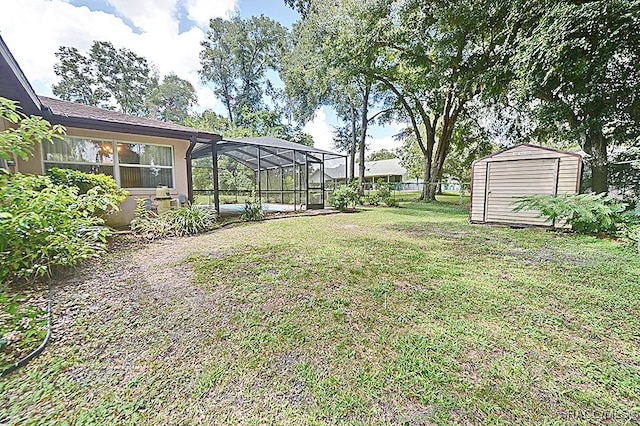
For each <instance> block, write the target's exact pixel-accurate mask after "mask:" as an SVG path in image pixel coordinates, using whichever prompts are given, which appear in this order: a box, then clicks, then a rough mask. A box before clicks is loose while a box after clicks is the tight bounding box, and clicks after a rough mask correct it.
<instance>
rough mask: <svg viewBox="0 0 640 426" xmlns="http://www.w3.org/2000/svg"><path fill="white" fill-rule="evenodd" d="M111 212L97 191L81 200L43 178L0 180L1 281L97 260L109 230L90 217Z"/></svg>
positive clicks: (19, 176) (75, 193)
mask: <svg viewBox="0 0 640 426" xmlns="http://www.w3.org/2000/svg"><path fill="white" fill-rule="evenodd" d="M111 208H114V209H117V206H116V205H113V203H111V202H110V201H109V200H106V199H104V197H101V196H100V195H99V194H97V190H96V189H95V188H93V189H90V190H89V191H88V192H87V194H82V195H79V194H78V189H77V188H76V187H68V186H61V185H56V184H54V183H52V182H51V180H50V179H49V178H48V177H46V176H25V175H22V174H19V173H17V174H14V175H7V176H2V177H0V235H1V236H2V237H1V238H0V263H1V264H2V265H3V267H2V268H0V282H6V281H10V280H12V279H14V278H36V277H39V276H42V275H44V274H47V273H50V272H51V268H52V267H53V266H73V265H75V264H77V263H78V262H79V261H81V260H84V259H87V258H91V257H97V256H98V255H99V254H100V253H102V252H103V251H104V250H105V248H106V247H105V242H106V238H107V236H108V235H109V234H110V231H109V230H108V228H106V227H104V226H103V225H104V221H103V220H102V219H101V218H99V217H96V216H95V215H94V212H95V211H96V210H108V209H111Z"/></svg>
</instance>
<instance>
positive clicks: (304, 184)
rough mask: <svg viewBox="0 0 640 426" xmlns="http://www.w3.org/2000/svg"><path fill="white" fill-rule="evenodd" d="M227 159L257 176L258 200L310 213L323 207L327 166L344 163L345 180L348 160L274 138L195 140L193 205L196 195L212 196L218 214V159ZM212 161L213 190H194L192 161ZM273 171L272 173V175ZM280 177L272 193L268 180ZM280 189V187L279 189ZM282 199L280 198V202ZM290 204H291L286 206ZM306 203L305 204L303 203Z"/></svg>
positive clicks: (189, 163) (189, 164) (192, 152)
mask: <svg viewBox="0 0 640 426" xmlns="http://www.w3.org/2000/svg"><path fill="white" fill-rule="evenodd" d="M222 155H225V156H228V157H229V158H231V159H232V160H234V161H237V162H238V163H240V164H243V165H244V166H246V167H247V168H249V169H250V170H252V171H253V172H254V179H255V180H254V182H255V183H256V186H257V194H256V195H257V198H258V200H259V201H260V202H262V201H263V200H264V199H266V200H269V199H273V198H274V196H275V198H277V199H279V200H280V203H281V204H293V206H294V209H295V208H296V206H297V205H300V204H303V205H306V208H307V209H319V208H323V207H324V202H325V193H326V191H327V189H328V188H325V181H326V180H327V179H326V176H325V171H324V168H325V166H324V165H325V162H326V161H332V162H334V161H336V160H339V161H343V162H344V168H345V176H346V175H347V173H346V168H347V161H346V156H345V155H342V154H337V153H334V152H331V151H326V150H322V149H318V148H314V147H309V146H306V145H301V144H298V143H295V142H289V141H286V140H283V139H279V138H274V137H259V138H239V139H231V138H223V139H222V140H219V141H215V140H210V141H202V140H194V141H192V143H191V144H190V146H189V149H188V150H187V168H188V171H187V172H188V175H189V200H190V201H191V202H193V201H194V193H199V192H200V193H204V192H207V193H211V192H212V193H213V198H214V205H215V209H216V211H218V212H220V192H221V191H220V184H219V172H220V171H219V169H218V157H219V156H222ZM201 158H211V166H212V180H213V189H212V190H198V189H194V188H193V160H197V159H201ZM285 170H287V173H289V172H288V171H289V170H290V171H291V175H292V177H293V187H292V189H285V188H284V187H285V184H284V179H285ZM270 171H271V173H270ZM270 174H271V175H272V179H273V176H274V175H279V176H280V179H281V181H280V185H279V188H276V189H270V186H271V185H270V184H269V176H270ZM276 186H277V185H276ZM278 197H279V198H278ZM285 199H286V200H287V201H292V202H284V201H285ZM303 200H304V203H302V201H303Z"/></svg>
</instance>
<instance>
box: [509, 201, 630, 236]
mask: <svg viewBox="0 0 640 426" xmlns="http://www.w3.org/2000/svg"><path fill="white" fill-rule="evenodd" d="M514 204H515V207H514V209H513V211H515V212H518V211H521V210H537V211H539V212H540V214H539V215H538V217H544V218H546V221H547V222H552V221H556V222H557V221H561V222H562V221H566V223H567V224H569V225H571V226H572V227H573V230H574V231H576V232H578V233H581V234H601V233H604V234H608V235H614V234H617V233H618V231H619V230H620V229H621V227H622V226H623V224H624V223H626V222H627V221H628V216H627V215H625V214H624V211H625V208H626V207H627V205H626V204H625V203H621V202H619V201H617V200H614V199H612V198H609V197H607V196H606V195H605V194H559V195H530V196H526V197H520V198H519V199H518V201H516V202H515V203H514Z"/></svg>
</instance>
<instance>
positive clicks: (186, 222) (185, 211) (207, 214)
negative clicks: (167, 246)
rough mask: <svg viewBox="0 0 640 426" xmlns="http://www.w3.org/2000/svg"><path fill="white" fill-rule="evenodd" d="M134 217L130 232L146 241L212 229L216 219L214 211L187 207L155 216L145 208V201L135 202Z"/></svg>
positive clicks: (155, 214) (191, 206)
mask: <svg viewBox="0 0 640 426" xmlns="http://www.w3.org/2000/svg"><path fill="white" fill-rule="evenodd" d="M137 203H138V205H137V207H136V217H135V218H134V219H133V220H132V221H131V231H132V232H133V233H134V234H136V235H140V236H142V237H144V238H146V239H149V240H153V239H156V238H165V237H172V236H177V237H182V236H186V235H195V234H199V233H202V232H207V231H210V230H212V229H214V228H215V227H216V225H217V217H216V213H215V211H214V210H211V209H208V208H204V207H198V206H193V205H188V206H185V207H181V208H177V209H171V210H168V211H166V212H164V213H162V214H157V213H154V212H152V211H151V210H147V209H146V208H145V201H144V200H142V199H139V200H137Z"/></svg>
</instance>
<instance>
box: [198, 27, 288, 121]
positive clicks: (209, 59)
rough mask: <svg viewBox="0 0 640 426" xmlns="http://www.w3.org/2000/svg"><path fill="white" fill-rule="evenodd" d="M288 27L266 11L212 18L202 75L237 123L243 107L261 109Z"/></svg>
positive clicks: (246, 109) (205, 41) (204, 49)
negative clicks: (247, 16) (249, 14)
mask: <svg viewBox="0 0 640 426" xmlns="http://www.w3.org/2000/svg"><path fill="white" fill-rule="evenodd" d="M286 40H287V30H286V28H284V27H283V26H282V25H281V24H280V23H279V22H276V21H274V20H273V19H270V18H268V17H266V16H264V15H260V16H253V17H251V18H249V19H242V18H241V17H240V16H239V15H234V16H232V17H231V19H228V20H225V19H222V18H215V19H212V20H211V22H210V28H209V31H208V32H207V38H206V39H205V40H204V41H203V42H202V48H203V49H202V51H201V52H200V64H201V69H200V71H199V72H200V77H201V78H202V81H203V82H204V83H211V85H212V86H213V88H214V92H215V94H216V95H217V96H218V98H219V99H220V101H221V102H222V103H223V104H224V106H225V108H226V110H227V114H228V118H229V120H230V121H231V122H233V123H235V122H236V121H237V120H239V119H241V117H239V116H240V115H241V114H242V112H243V111H251V110H257V109H262V107H263V96H264V94H265V93H266V91H267V88H268V87H269V81H268V79H267V76H266V75H267V71H269V70H277V69H278V59H279V57H280V52H281V50H282V49H283V48H284V46H285V44H286Z"/></svg>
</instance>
